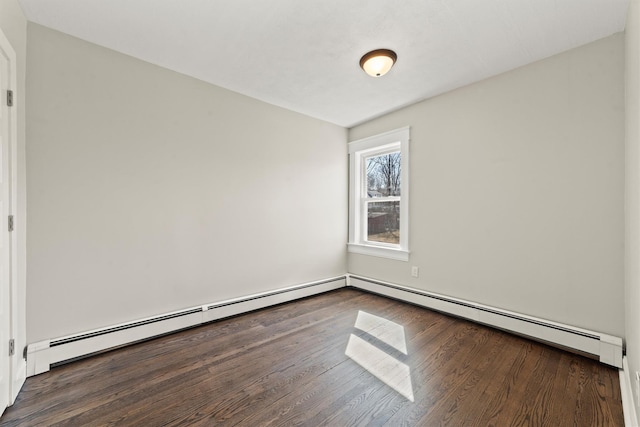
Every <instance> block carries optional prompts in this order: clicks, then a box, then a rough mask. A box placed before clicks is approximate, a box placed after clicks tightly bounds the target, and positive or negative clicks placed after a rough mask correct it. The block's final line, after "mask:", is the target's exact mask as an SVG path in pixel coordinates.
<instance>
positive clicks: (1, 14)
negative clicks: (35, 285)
mask: <svg viewBox="0 0 640 427" xmlns="http://www.w3.org/2000/svg"><path fill="white" fill-rule="evenodd" d="M0 28H2V32H3V33H4V34H5V36H6V37H7V39H9V42H10V43H11V46H12V47H13V49H14V51H15V52H16V60H17V64H16V68H17V74H18V75H17V78H18V79H17V80H18V87H17V88H15V93H14V97H15V98H16V99H15V104H14V105H15V108H16V109H17V112H18V129H17V130H18V153H17V157H18V171H17V172H18V177H17V178H18V182H17V186H18V199H17V200H18V206H16V208H15V212H16V215H15V216H16V232H17V239H18V240H17V248H18V253H17V254H14V255H17V257H18V272H17V276H18V283H17V290H18V294H17V304H18V307H17V313H12V315H13V316H14V324H13V325H12V329H13V332H14V333H15V334H16V335H15V337H14V338H15V340H16V349H17V351H16V353H17V354H18V355H19V356H18V357H15V358H14V359H13V375H14V380H19V379H18V378H17V376H19V375H21V374H20V365H21V364H22V363H23V361H22V357H21V355H22V349H23V348H25V347H26V345H27V340H26V323H25V322H26V320H25V312H26V259H27V255H26V231H27V227H26V224H27V221H26V218H27V207H26V206H27V204H26V203H27V191H26V182H27V181H26V160H25V157H26V156H25V140H26V138H25V123H26V119H25V111H26V102H25V101H26V99H25V96H26V95H25V94H26V91H25V76H26V62H27V20H26V18H25V17H24V15H23V13H22V9H21V8H20V6H19V4H18V1H17V0H0Z"/></svg>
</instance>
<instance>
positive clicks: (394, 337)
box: [345, 311, 414, 402]
mask: <svg viewBox="0 0 640 427" xmlns="http://www.w3.org/2000/svg"><path fill="white" fill-rule="evenodd" d="M355 327H356V328H357V329H360V330H361V331H363V332H366V333H367V334H369V335H371V336H373V337H375V338H377V339H378V340H380V341H382V342H384V343H385V344H387V345H389V346H391V347H393V348H395V349H396V350H398V351H400V352H402V353H403V354H407V345H406V341H405V337H404V328H403V327H402V326H401V325H398V324H397V323H394V322H391V321H389V320H387V319H384V318H382V317H378V316H374V315H372V314H369V313H367V312H364V311H359V312H358V318H357V319H356V324H355ZM345 354H346V355H347V356H348V357H349V358H351V359H352V360H353V361H354V362H356V363H357V364H359V365H360V366H362V367H363V368H364V369H366V370H367V371H369V373H371V374H372V375H374V376H375V377H376V378H378V379H379V380H381V381H382V382H384V383H385V384H387V385H388V386H389V387H391V388H393V389H394V390H395V391H397V392H398V393H400V394H401V395H402V396H404V397H405V398H407V399H408V400H409V401H411V402H413V401H414V397H413V385H412V384H411V370H410V369H409V367H408V366H407V365H406V364H404V363H402V362H400V361H399V360H397V359H396V358H395V357H393V356H391V355H390V354H388V353H386V352H385V351H383V350H381V349H379V348H378V347H376V346H375V345H373V344H371V343H369V342H367V341H365V340H364V339H362V338H360V337H359V336H356V335H354V334H351V336H350V337H349V342H348V343H347V349H346V351H345Z"/></svg>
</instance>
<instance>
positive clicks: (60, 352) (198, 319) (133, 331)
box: [26, 276, 346, 377]
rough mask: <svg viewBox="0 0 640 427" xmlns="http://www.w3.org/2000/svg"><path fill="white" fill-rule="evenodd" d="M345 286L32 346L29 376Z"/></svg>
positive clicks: (304, 288)
mask: <svg viewBox="0 0 640 427" xmlns="http://www.w3.org/2000/svg"><path fill="white" fill-rule="evenodd" d="M345 286H346V277H345V276H341V277H334V278H330V279H326V280H321V281H316V282H310V283H305V284H301V285H296V286H291V287H287V288H281V289H278V290H275V291H269V292H263V293H259V294H254V295H248V296H245V297H240V298H234V299H231V300H226V301H219V302H215V303H209V304H205V305H202V306H198V307H192V308H189V309H185V310H180V311H175V312H172V313H166V314H163V315H159V316H154V317H149V318H145V319H140V320H136V321H133V322H127V323H123V324H120V325H115V326H111V327H107V328H100V329H96V330H93V331H88V332H84V333H81V334H74V335H69V336H66V337H60V338H56V339H51V340H45V341H40V342H37V343H33V344H29V345H28V346H27V366H26V375H27V376H29V377H30V376H33V375H38V374H41V373H43V372H47V371H48V370H49V369H51V367H52V366H55V365H58V364H62V363H66V362H69V361H73V360H76V359H80V358H83V357H87V356H89V355H92V354H95V353H99V352H102V351H105V350H109V349H112V348H116V347H121V346H124V345H127V344H132V343H135V342H139V341H142V340H147V339H150V338H153V337H157V336H159V335H164V334H168V333H171V332H176V331H179V330H181V329H186V328H190V327H194V326H198V325H201V324H203V323H208V322H211V321H214V320H218V319H223V318H225V317H230V316H235V315H238V314H242V313H247V312H250V311H253V310H257V309H260V308H265V307H269V306H272V305H276V304H280V303H284V302H288V301H293V300H296V299H300V298H304V297H308V296H311V295H316V294H319V293H323V292H328V291H330V290H333V289H338V288H342V287H345Z"/></svg>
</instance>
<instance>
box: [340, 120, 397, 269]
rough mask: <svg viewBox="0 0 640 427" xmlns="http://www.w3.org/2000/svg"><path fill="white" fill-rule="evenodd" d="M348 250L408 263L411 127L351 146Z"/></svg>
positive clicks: (362, 140) (352, 143) (356, 142)
mask: <svg viewBox="0 0 640 427" xmlns="http://www.w3.org/2000/svg"><path fill="white" fill-rule="evenodd" d="M349 162H350V181H349V190H350V194H349V251H350V252H355V253H361V254H365V255H374V256H381V257H385V258H392V259H398V260H402V261H408V260H409V241H408V240H409V209H408V208H409V197H408V195H409V191H408V188H409V181H408V177H409V170H408V166H409V128H408V127H406V128H402V129H397V130H394V131H391V132H387V133H384V134H381V135H377V136H373V137H370V138H365V139H361V140H358V141H353V142H350V143H349Z"/></svg>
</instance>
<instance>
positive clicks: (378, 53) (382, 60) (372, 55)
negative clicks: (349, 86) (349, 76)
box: [360, 49, 398, 77]
mask: <svg viewBox="0 0 640 427" xmlns="http://www.w3.org/2000/svg"><path fill="white" fill-rule="evenodd" d="M396 59H398V55H396V53H395V52H394V51H392V50H389V49H376V50H372V51H371V52H369V53H366V54H365V55H364V56H363V57H362V58H360V67H361V68H362V69H363V70H364V72H365V73H367V74H369V75H370V76H371V77H380V76H384V75H385V74H387V73H388V72H389V70H390V69H391V67H393V64H395V62H396Z"/></svg>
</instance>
